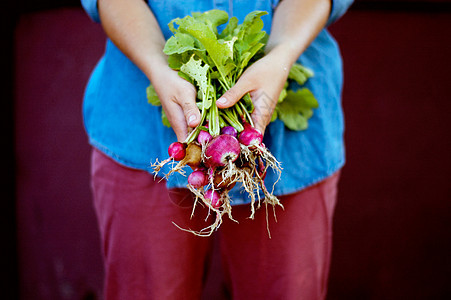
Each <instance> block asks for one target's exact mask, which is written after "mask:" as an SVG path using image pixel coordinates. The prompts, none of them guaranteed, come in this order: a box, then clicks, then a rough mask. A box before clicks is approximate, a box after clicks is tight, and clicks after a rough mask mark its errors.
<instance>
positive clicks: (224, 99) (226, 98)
mask: <svg viewBox="0 0 451 300" xmlns="http://www.w3.org/2000/svg"><path fill="white" fill-rule="evenodd" d="M247 92H248V88H247V86H246V85H245V84H244V83H243V81H242V80H238V82H237V83H236V84H235V85H234V86H233V87H231V88H230V89H229V90H228V91H227V92H225V93H224V94H223V95H222V96H221V97H220V98H219V99H218V100H216V105H217V106H218V107H219V108H227V107H231V106H233V105H234V104H235V103H237V102H238V101H239V100H240V99H241V98H242V97H243V96H244V95H245V94H246V93H247Z"/></svg>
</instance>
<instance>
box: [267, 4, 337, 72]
mask: <svg viewBox="0 0 451 300" xmlns="http://www.w3.org/2000/svg"><path fill="white" fill-rule="evenodd" d="M330 9H331V0H284V1H281V2H280V4H279V6H278V7H277V9H276V11H275V12H274V17H273V23H272V29H271V34H270V37H269V40H268V44H267V47H266V52H267V53H271V52H272V53H276V54H277V55H278V56H280V57H282V58H283V64H284V65H285V67H286V68H289V67H290V66H291V65H292V64H293V63H294V62H295V61H296V60H297V59H298V57H299V56H300V55H301V54H302V52H304V50H305V49H306V48H307V47H308V46H309V45H310V43H311V42H312V41H313V40H314V39H315V37H316V36H317V35H318V33H319V32H320V31H321V30H322V29H323V28H324V26H325V24H326V22H327V19H328V17H329V14H330Z"/></svg>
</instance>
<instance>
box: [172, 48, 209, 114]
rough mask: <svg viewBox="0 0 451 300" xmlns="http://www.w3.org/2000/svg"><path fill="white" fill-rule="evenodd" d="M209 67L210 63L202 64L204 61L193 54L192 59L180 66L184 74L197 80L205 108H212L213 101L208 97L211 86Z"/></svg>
mask: <svg viewBox="0 0 451 300" xmlns="http://www.w3.org/2000/svg"><path fill="white" fill-rule="evenodd" d="M209 69H210V66H209V65H207V64H204V65H203V66H202V61H201V60H196V59H195V58H194V56H191V58H190V60H189V61H188V62H187V63H186V64H184V65H182V67H181V68H180V70H181V71H182V72H183V73H184V74H186V75H188V76H189V77H190V78H191V79H192V80H195V81H196V83H197V87H198V89H199V91H200V92H201V94H202V98H201V99H202V100H203V105H204V109H208V108H210V106H211V102H212V101H211V100H210V99H208V89H209V87H210V85H209V80H208V70H209Z"/></svg>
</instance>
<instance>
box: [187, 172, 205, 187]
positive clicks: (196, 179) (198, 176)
mask: <svg viewBox="0 0 451 300" xmlns="http://www.w3.org/2000/svg"><path fill="white" fill-rule="evenodd" d="M188 183H189V184H190V185H191V186H192V187H194V188H196V189H199V188H201V187H203V186H205V185H207V184H208V176H207V174H206V172H205V170H202V169H197V170H195V171H194V172H192V173H191V174H190V175H189V176H188Z"/></svg>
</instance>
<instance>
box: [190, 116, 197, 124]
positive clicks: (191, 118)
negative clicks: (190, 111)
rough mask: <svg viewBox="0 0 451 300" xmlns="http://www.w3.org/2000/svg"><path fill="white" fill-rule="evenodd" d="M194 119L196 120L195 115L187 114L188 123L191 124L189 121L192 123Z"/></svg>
mask: <svg viewBox="0 0 451 300" xmlns="http://www.w3.org/2000/svg"><path fill="white" fill-rule="evenodd" d="M194 121H196V116H195V115H191V116H189V118H188V124H191V123H193V122H194Z"/></svg>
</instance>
